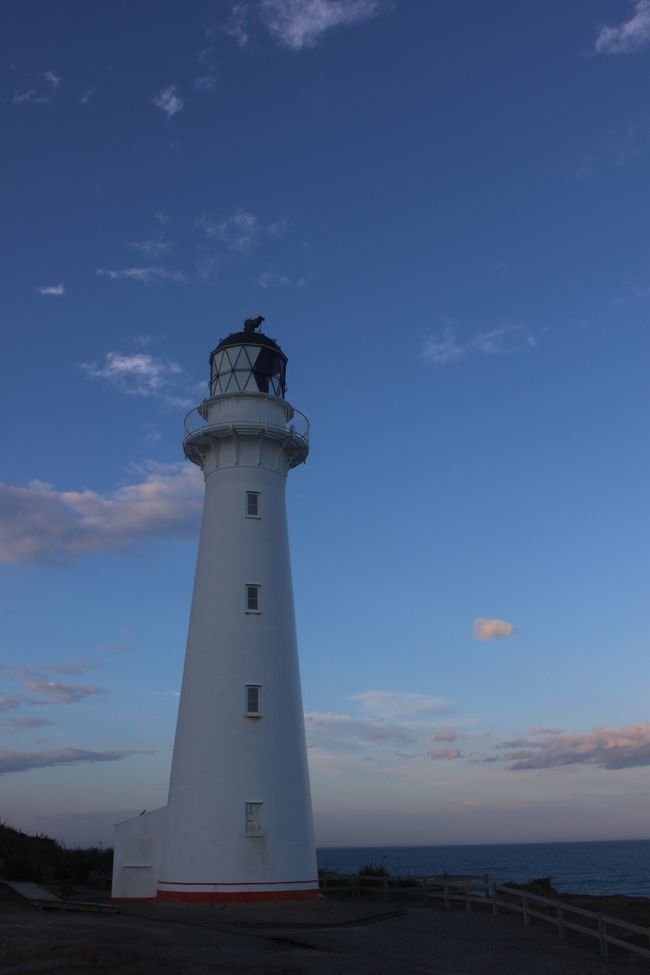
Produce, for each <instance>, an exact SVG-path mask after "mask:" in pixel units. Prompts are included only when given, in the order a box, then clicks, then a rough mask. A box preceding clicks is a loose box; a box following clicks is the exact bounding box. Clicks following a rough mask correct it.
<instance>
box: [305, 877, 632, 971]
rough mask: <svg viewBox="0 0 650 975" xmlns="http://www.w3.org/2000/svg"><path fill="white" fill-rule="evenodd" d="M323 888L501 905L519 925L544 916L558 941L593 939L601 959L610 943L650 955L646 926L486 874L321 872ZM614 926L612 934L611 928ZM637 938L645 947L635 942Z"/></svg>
mask: <svg viewBox="0 0 650 975" xmlns="http://www.w3.org/2000/svg"><path fill="white" fill-rule="evenodd" d="M320 888H321V890H322V891H323V893H326V894H327V893H332V894H333V893H350V894H353V895H354V896H356V897H359V896H360V894H361V893H362V892H363V893H376V894H381V895H382V896H383V898H384V900H389V899H390V898H392V897H394V896H395V895H397V894H400V893H404V894H407V893H414V892H415V893H417V894H418V895H419V897H420V899H421V900H422V903H424V904H427V903H428V902H431V901H432V900H436V899H439V900H442V901H443V902H444V906H445V909H446V910H449V908H450V907H451V904H452V902H453V901H459V902H462V903H464V904H465V910H466V911H467V912H470V911H471V910H472V904H483V905H487V906H489V905H490V904H491V905H492V913H493V914H494V915H497V914H499V912H500V911H501V910H504V911H514V912H515V913H518V914H521V915H522V917H523V921H524V925H525V926H526V927H530V923H531V919H532V918H537V919H538V920H540V921H546V922H547V923H548V924H552V925H553V926H554V927H555V928H556V929H557V934H558V938H559V939H560V941H564V940H565V936H566V932H567V930H570V931H577V932H579V933H580V934H584V935H587V937H590V938H594V939H596V940H597V941H598V942H599V947H600V954H601V956H602V957H603V958H607V957H608V955H609V946H610V945H616V946H617V947H619V948H624V949H625V950H626V951H632V952H634V953H635V954H637V955H642V956H643V957H644V958H650V927H642V926H641V925H639V924H633V923H632V922H631V921H623V920H622V919H621V918H616V917H613V916H612V915H611V914H603V913H602V911H590V910H588V909H587V908H585V907H575V906H574V905H573V904H569V903H567V902H566V901H560V900H556V899H553V898H551V897H543V896H542V895H541V894H531V893H529V892H528V891H526V890H521V889H520V888H518V887H509V886H507V885H506V884H490V878H489V877H488V875H487V874H480V875H479V874H441V875H438V876H410V877H390V876H387V877H382V876H379V877H378V876H376V875H374V874H332V875H330V876H328V875H327V874H326V875H325V876H323V877H321V879H320ZM576 918H580V919H582V918H584V919H585V920H586V921H587V922H590V923H580V921H579V920H577V919H576ZM613 931H615V932H616V933H613ZM628 931H629V932H630V933H631V934H632V935H636V936H637V941H631V940H629V938H625V937H623V936H622V933H623V932H628ZM639 938H643V939H644V940H645V941H646V943H647V945H648V947H647V948H646V947H644V946H643V945H642V944H638V943H637V942H638V940H639Z"/></svg>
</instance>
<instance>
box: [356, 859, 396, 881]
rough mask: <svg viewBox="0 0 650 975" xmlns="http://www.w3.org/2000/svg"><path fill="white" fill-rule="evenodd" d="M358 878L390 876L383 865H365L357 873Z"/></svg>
mask: <svg viewBox="0 0 650 975" xmlns="http://www.w3.org/2000/svg"><path fill="white" fill-rule="evenodd" d="M357 876H358V877H388V876H390V875H389V873H388V870H387V869H386V867H385V866H384V864H383V861H382V862H381V863H364V865H363V866H362V867H360V868H359V870H358V871H357Z"/></svg>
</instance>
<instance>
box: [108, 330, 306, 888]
mask: <svg viewBox="0 0 650 975" xmlns="http://www.w3.org/2000/svg"><path fill="white" fill-rule="evenodd" d="M262 321H263V319H262V318H259V319H254V320H247V321H246V323H245V325H244V330H243V331H240V332H235V333H234V334H232V335H228V336H227V337H226V338H224V339H223V340H222V341H221V342H220V343H219V345H218V346H217V348H216V349H215V350H214V352H213V353H212V354H211V356H210V367H211V378H210V398H209V399H206V400H204V402H203V403H202V404H201V405H200V406H199V407H198V408H197V409H196V410H194V411H193V412H192V413H191V414H190V415H189V417H188V418H187V420H186V433H185V440H184V448H185V454H186V456H187V457H188V458H189V460H191V461H193V462H194V463H195V464H198V465H199V466H200V467H201V469H202V471H203V474H204V476H205V503H204V510H203V521H202V525H201V537H200V542H199V552H198V560H197V568H196V578H195V582H194V593H193V597H192V610H191V616H190V625H189V635H188V641H187V651H186V656H185V670H184V674H183V686H182V690H181V697H180V706H179V713H178V724H177V727H176V740H175V744H174V756H173V761H172V770H171V781H170V786H169V801H168V805H167V808H166V810H162V809H161V810H157V811H156V812H154V813H151V814H149V815H147V816H143V817H137V818H136V819H135V820H129V821H127V822H126V823H122V824H119V825H118V827H117V842H116V860H115V869H114V882H113V896H114V897H115V898H118V899H119V898H124V899H127V898H135V897H153V896H156V897H157V898H158V899H162V900H183V901H206V900H222V901H229V900H261V899H281V898H298V897H314V896H318V874H317V868H316V856H315V848H314V839H313V828H312V814H311V800H310V791H309V775H308V769H307V753H306V746H305V729H304V718H303V710H302V699H301V690H300V675H299V669H298V651H297V643H296V629H295V618H294V608H293V591H292V584H291V567H290V560H289V541H288V533H287V518H286V507H285V481H286V476H287V473H288V472H289V471H290V470H291V469H292V468H293V467H296V466H297V465H299V464H302V463H303V462H304V460H305V459H306V457H307V453H308V450H309V443H308V429H309V425H308V421H307V419H306V417H304V416H303V415H302V414H301V413H299V412H298V411H297V410H296V409H295V408H294V407H293V406H291V405H290V404H289V403H288V402H287V400H286V399H285V398H284V396H285V389H286V364H287V359H286V356H285V355H284V353H283V352H282V350H281V348H280V347H279V345H278V344H277V343H276V342H275V341H274V340H273V339H271V338H268V337H267V336H266V335H263V334H262V333H261V332H258V331H257V328H258V327H259V326H260V324H261V322H262ZM138 860H139V861H141V862H140V863H138V862H137V861H138ZM138 871H140V872H139V873H138Z"/></svg>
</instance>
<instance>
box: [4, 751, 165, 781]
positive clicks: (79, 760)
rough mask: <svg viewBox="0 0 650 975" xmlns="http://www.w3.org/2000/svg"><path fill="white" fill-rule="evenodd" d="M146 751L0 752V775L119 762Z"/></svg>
mask: <svg viewBox="0 0 650 975" xmlns="http://www.w3.org/2000/svg"><path fill="white" fill-rule="evenodd" d="M150 754H152V753H151V752H150V751H148V750H142V749H137V748H129V749H125V750H124V751H109V752H93V751H87V750H85V749H81V748H53V749H50V750H48V751H40V752H10V751H0V775H7V774H8V773H9V772H27V771H28V770H29V769H36V768H52V767H53V766H56V765H82V764H88V763H90V762H119V761H120V760H121V759H123V758H128V757H129V756H130V755H150Z"/></svg>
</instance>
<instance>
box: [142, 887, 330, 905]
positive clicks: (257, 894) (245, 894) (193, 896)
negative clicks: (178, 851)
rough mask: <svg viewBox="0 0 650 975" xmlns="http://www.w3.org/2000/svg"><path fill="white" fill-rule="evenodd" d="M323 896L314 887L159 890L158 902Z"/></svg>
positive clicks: (260, 899) (200, 902)
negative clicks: (237, 889)
mask: <svg viewBox="0 0 650 975" xmlns="http://www.w3.org/2000/svg"><path fill="white" fill-rule="evenodd" d="M321 896H322V895H321V892H320V890H319V889H318V888H317V887H314V888H313V890H246V891H244V890H240V891H225V890H218V891H214V890H212V891H200V890H191V891H183V890H159V891H158V893H157V894H156V900H157V901H165V902H167V903H169V902H175V903H177V904H178V903H180V902H182V903H185V904H188V903H194V904H206V903H208V902H213V903H214V902H219V903H221V904H227V903H234V902H236V901H239V902H241V901H249V902H252V901H258V902H259V901H297V900H305V899H307V898H311V899H314V898H316V897H321Z"/></svg>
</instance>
